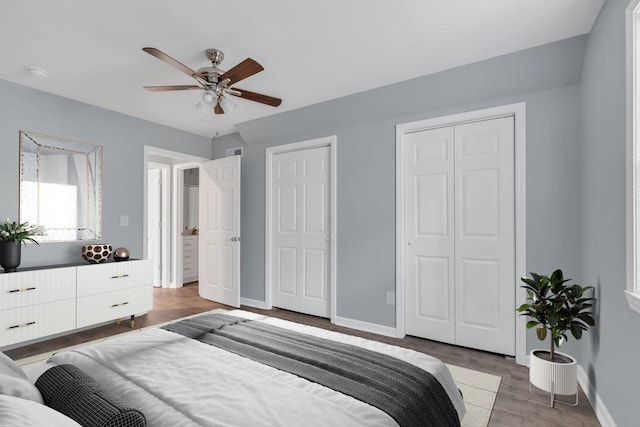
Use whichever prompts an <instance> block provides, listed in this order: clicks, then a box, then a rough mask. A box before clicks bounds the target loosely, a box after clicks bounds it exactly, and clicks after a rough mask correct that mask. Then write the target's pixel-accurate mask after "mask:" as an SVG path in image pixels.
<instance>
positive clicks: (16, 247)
mask: <svg viewBox="0 0 640 427" xmlns="http://www.w3.org/2000/svg"><path fill="white" fill-rule="evenodd" d="M21 249H22V246H21V245H20V242H13V241H11V242H0V265H1V266H2V268H4V272H5V273H13V272H15V271H16V269H17V268H18V266H19V265H20V255H21Z"/></svg>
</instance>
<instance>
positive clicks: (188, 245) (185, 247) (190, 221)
mask: <svg viewBox="0 0 640 427" xmlns="http://www.w3.org/2000/svg"><path fill="white" fill-rule="evenodd" d="M182 174H183V191H182V226H181V230H182V283H183V284H185V283H191V282H196V281H198V277H199V273H198V271H199V268H198V244H199V242H198V234H199V230H198V209H199V198H200V194H199V187H200V186H199V184H200V170H199V168H190V169H184V170H182Z"/></svg>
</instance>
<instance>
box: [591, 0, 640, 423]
mask: <svg viewBox="0 0 640 427" xmlns="http://www.w3.org/2000/svg"><path fill="white" fill-rule="evenodd" d="M628 4H629V0H608V1H607V2H606V3H605V5H604V8H603V9H602V11H601V13H600V16H599V17H598V19H597V21H596V24H595V25H594V27H593V30H592V32H591V35H590V37H589V43H588V48H587V52H586V56H585V64H584V73H583V83H582V100H583V102H582V123H583V141H582V143H581V148H582V151H581V153H580V157H581V171H582V179H581V183H582V185H581V187H582V193H583V197H582V201H583V204H582V208H581V209H580V210H579V216H580V217H581V218H582V234H583V235H584V237H583V243H584V245H583V247H582V258H583V262H582V266H583V268H582V271H581V274H580V276H581V280H582V281H583V282H584V283H585V284H592V285H596V286H597V287H598V289H597V291H598V295H599V298H600V299H599V310H598V316H597V318H598V320H597V326H596V328H595V330H594V331H593V332H592V333H591V334H589V336H588V338H587V339H583V340H582V341H580V344H581V346H582V360H581V362H582V364H583V366H584V367H585V369H586V370H587V373H588V375H589V378H590V381H591V383H592V384H594V385H595V386H596V387H597V392H598V394H599V396H600V398H602V401H603V403H604V404H605V405H606V407H607V409H608V410H609V412H610V413H611V415H612V416H613V418H614V419H615V422H616V423H617V425H619V426H636V425H638V405H637V402H638V400H637V397H638V396H639V395H640V372H639V371H638V369H637V368H636V367H637V364H638V356H639V355H640V341H638V339H637V333H638V330H639V329H640V315H638V314H637V313H635V312H633V311H631V309H630V308H629V306H628V305H627V302H626V300H625V297H624V294H623V291H624V290H625V287H626V276H625V273H626V267H627V266H626V250H625V244H626V243H625V242H626V228H625V221H626V220H625V188H626V184H627V183H626V177H625V164H626V163H625V159H626V153H625V149H626V141H625V138H626V136H625V131H626V126H627V124H626V120H625V117H626V110H625V102H626V101H625V96H626V88H625V79H626V77H625V8H626V7H627V5H628Z"/></svg>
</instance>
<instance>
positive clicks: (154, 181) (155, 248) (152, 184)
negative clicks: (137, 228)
mask: <svg viewBox="0 0 640 427" xmlns="http://www.w3.org/2000/svg"><path fill="white" fill-rule="evenodd" d="M160 174H161V171H160V169H147V188H148V189H147V209H148V210H147V212H148V213H147V215H148V218H147V242H148V244H147V248H148V255H149V258H151V261H152V263H153V285H154V286H161V284H162V278H161V274H160V273H161V271H160V269H161V261H162V240H161V239H162V229H161V218H162V188H161V186H162V183H161V179H160V178H161V175H160Z"/></svg>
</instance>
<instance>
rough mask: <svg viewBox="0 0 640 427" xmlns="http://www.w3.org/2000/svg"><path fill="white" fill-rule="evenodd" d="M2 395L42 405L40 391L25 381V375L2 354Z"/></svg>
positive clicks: (0, 385)
mask: <svg viewBox="0 0 640 427" xmlns="http://www.w3.org/2000/svg"><path fill="white" fill-rule="evenodd" d="M2 394H6V395H9V396H15V397H20V398H23V399H29V400H33V401H34V402H38V403H43V401H42V395H41V394H40V391H39V390H38V389H37V388H36V386H35V385H33V384H31V382H30V381H29V380H28V379H27V374H25V373H24V371H23V370H22V368H21V367H20V366H18V364H17V363H16V362H14V361H13V360H11V358H10V357H9V356H7V355H6V354H4V353H0V395H2Z"/></svg>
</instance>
